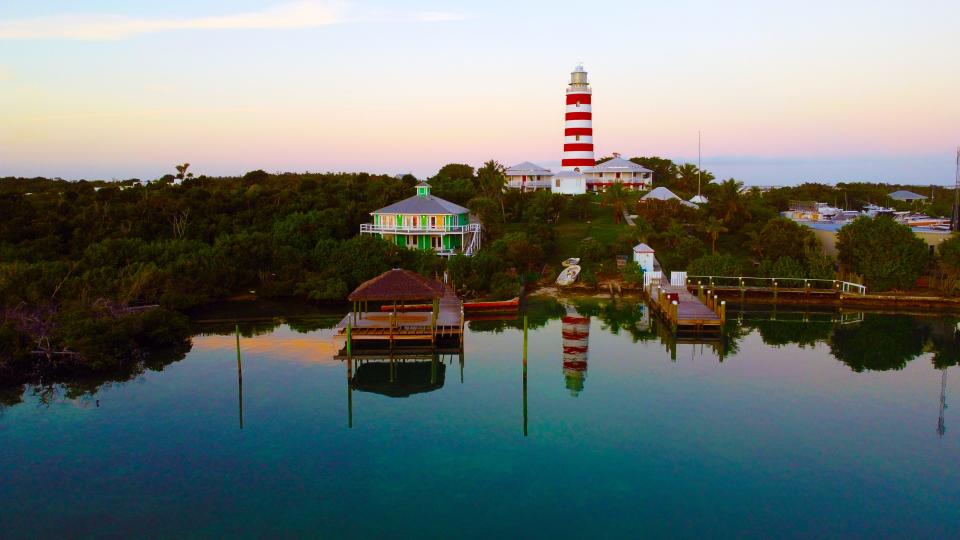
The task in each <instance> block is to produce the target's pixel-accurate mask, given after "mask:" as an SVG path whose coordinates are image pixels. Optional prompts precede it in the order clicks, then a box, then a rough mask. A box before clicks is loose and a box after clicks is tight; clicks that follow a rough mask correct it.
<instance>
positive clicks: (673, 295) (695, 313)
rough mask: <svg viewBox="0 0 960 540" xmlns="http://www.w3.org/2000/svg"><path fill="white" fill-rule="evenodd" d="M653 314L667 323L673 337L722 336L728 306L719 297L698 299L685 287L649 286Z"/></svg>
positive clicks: (702, 296)
mask: <svg viewBox="0 0 960 540" xmlns="http://www.w3.org/2000/svg"><path fill="white" fill-rule="evenodd" d="M646 295H647V300H648V301H647V304H648V305H649V306H650V311H651V312H652V313H653V314H654V315H657V316H658V317H660V318H661V319H662V320H664V321H665V322H666V323H667V324H668V325H669V327H670V329H671V330H672V332H673V334H674V335H678V336H679V335H684V336H701V335H719V334H722V333H723V324H724V322H725V319H726V302H723V301H721V300H720V299H719V298H717V297H716V296H713V297H709V296H706V295H700V296H695V295H693V294H692V293H691V292H690V291H688V290H687V288H686V287H673V286H669V285H668V286H660V285H656V284H652V283H651V284H650V285H649V286H648V288H647V289H646Z"/></svg>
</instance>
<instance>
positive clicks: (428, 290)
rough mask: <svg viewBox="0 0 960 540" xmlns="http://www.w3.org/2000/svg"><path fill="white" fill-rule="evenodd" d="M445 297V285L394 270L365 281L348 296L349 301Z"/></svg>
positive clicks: (403, 271) (410, 273) (409, 272)
mask: <svg viewBox="0 0 960 540" xmlns="http://www.w3.org/2000/svg"><path fill="white" fill-rule="evenodd" d="M442 295H443V284H442V283H440V282H439V281H434V280H432V279H427V278H425V277H423V276H421V275H419V274H415V273H413V272H411V271H409V270H403V269H400V268H394V269H393V270H387V271H386V272H384V273H382V274H380V275H379V276H377V277H375V278H373V279H369V280H367V281H364V282H363V283H361V284H360V286H359V287H357V288H356V289H354V290H353V292H352V293H350V296H347V300H350V301H351V302H356V301H358V300H372V301H374V302H386V301H389V300H432V299H434V298H440V296H442Z"/></svg>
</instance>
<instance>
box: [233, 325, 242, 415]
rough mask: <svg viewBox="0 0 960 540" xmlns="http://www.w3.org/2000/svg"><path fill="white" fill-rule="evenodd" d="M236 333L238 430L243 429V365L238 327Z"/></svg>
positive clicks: (236, 326) (238, 326) (237, 326)
mask: <svg viewBox="0 0 960 540" xmlns="http://www.w3.org/2000/svg"><path fill="white" fill-rule="evenodd" d="M235 328H236V331H237V402H238V403H239V406H240V429H241V430H242V429H243V364H242V363H241V362H240V325H239V324H237V325H235Z"/></svg>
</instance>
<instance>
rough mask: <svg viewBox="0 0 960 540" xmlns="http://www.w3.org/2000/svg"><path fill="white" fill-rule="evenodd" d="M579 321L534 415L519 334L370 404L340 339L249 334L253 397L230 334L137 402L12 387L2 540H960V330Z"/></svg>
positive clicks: (75, 388) (508, 332) (116, 395)
mask: <svg viewBox="0 0 960 540" xmlns="http://www.w3.org/2000/svg"><path fill="white" fill-rule="evenodd" d="M576 307H577V311H578V312H579V314H580V315H581V316H584V317H589V337H588V338H587V339H586V341H587V343H588V348H587V350H586V351H585V352H581V351H580V350H579V349H576V348H574V349H569V348H568V350H567V351H566V353H565V350H564V346H565V345H566V346H568V347H570V346H571V343H572V342H573V340H570V339H568V342H567V343H565V342H564V336H565V335H566V336H567V337H568V338H570V336H574V337H577V336H576V335H575V334H577V332H575V331H574V330H576V328H575V324H570V323H564V322H563V321H561V319H560V318H559V317H560V316H561V315H562V314H563V313H564V309H563V308H562V307H561V306H558V305H554V304H543V305H538V306H535V309H534V312H533V313H531V323H530V325H531V327H532V329H531V330H530V332H529V351H528V359H527V367H526V396H524V366H523V362H522V331H521V330H519V329H518V327H519V326H521V324H520V323H519V322H518V321H507V322H498V321H483V322H474V323H470V325H469V327H468V333H467V335H466V340H465V351H464V355H463V357H462V364H461V357H460V356H459V355H452V356H450V355H446V356H443V357H441V358H440V359H438V360H437V363H435V364H432V363H431V362H430V360H424V361H423V362H422V363H418V362H409V363H408V364H406V365H403V366H400V367H398V368H397V374H396V380H395V381H394V383H393V384H391V383H390V382H389V365H385V366H377V365H376V364H375V363H372V362H371V363H368V364H366V365H361V366H360V367H359V368H356V369H357V375H356V379H355V382H357V383H359V382H362V383H363V384H362V385H361V384H356V385H355V387H354V389H353V390H350V389H349V388H348V382H347V366H346V365H345V363H343V362H340V361H337V360H335V359H333V356H334V354H336V347H335V346H334V345H333V344H332V343H331V339H330V330H328V329H325V328H324V327H325V326H329V322H330V320H329V319H310V320H306V319H305V320H296V321H288V322H285V323H279V324H275V323H268V324H260V325H251V324H246V325H243V326H242V327H241V328H242V333H243V334H244V335H243V336H242V337H241V340H240V343H241V349H242V398H241V388H240V385H239V384H238V373H237V359H236V351H235V341H234V339H235V338H234V336H233V335H232V334H231V333H230V330H231V329H232V324H227V323H224V324H221V325H219V326H210V325H206V326H199V327H198V335H197V336H195V337H194V338H193V345H192V348H191V350H190V351H189V352H188V353H187V354H186V356H185V357H183V358H181V359H177V360H175V361H171V362H169V363H162V362H161V363H159V364H158V365H152V366H150V368H148V369H145V370H143V371H142V372H141V373H132V374H127V375H124V376H120V377H117V379H122V380H117V381H113V382H110V381H102V380H101V381H97V380H89V381H83V382H78V383H75V384H71V385H69V386H64V385H50V386H29V387H24V388H18V389H8V390H5V391H3V392H2V394H0V400H2V402H3V403H4V405H3V406H2V408H0V450H2V452H0V478H2V479H3V480H2V482H0V500H2V501H3V506H2V508H0V536H2V537H4V538H38V537H58V538H62V537H97V538H109V537H114V538H129V537H131V536H137V537H156V538H190V537H217V538H219V537H265V536H284V537H296V536H309V537H325V538H348V537H349V538H374V537H391V538H403V537H431V538H436V537H467V538H490V537H514V536H521V535H522V536H528V537H549V538H568V537H640V536H656V537H686V538H702V537H774V536H775V537H788V538H792V537H805V538H811V537H815V538H821V537H845V538H849V537H861V538H875V537H907V538H957V537H960V511H958V503H960V417H957V415H956V414H951V413H954V411H953V410H952V409H950V408H947V409H946V410H945V411H944V413H943V419H944V420H943V425H942V429H941V426H940V421H939V419H940V399H941V388H942V386H941V385H942V383H943V382H944V380H945V382H946V384H945V386H944V387H943V388H944V389H945V398H946V402H947V404H948V405H949V404H950V403H952V402H954V401H955V400H956V399H957V397H958V396H960V369H958V368H956V367H951V366H955V365H956V362H957V358H958V357H960V345H958V342H957V341H956V339H955V337H954V334H953V330H954V327H955V324H956V322H957V321H956V319H951V318H944V317H939V318H933V317H930V318H919V317H909V316H882V315H865V316H864V315H861V314H845V315H843V316H842V317H841V316H839V315H837V314H821V315H809V314H808V315H804V314H800V313H784V312H781V313H777V314H776V315H772V314H770V313H766V312H756V311H745V312H744V313H742V314H740V313H732V314H731V319H733V320H732V322H731V323H730V329H729V332H728V335H727V338H726V340H725V342H724V343H722V344H709V343H708V344H671V343H669V342H665V341H664V340H663V339H662V338H661V337H660V336H659V335H658V333H657V330H656V328H653V329H651V328H649V327H648V325H647V323H646V321H645V320H644V318H643V311H642V308H641V307H639V306H637V305H634V304H629V303H628V304H618V305H604V304H596V303H580V304H579V305H577V306H576ZM738 318H739V319H742V322H739V323H738V322H737V319H738ZM771 318H775V320H771ZM841 319H842V320H841ZM805 320H806V321H807V322H804V321H805ZM831 321H834V322H831ZM294 328H296V329H294ZM565 331H566V333H565ZM571 351H572V352H571ZM674 356H675V357H674ZM441 364H442V365H441ZM352 367H356V366H352ZM565 368H566V369H565ZM361 377H362V378H363V380H362V381H361ZM461 379H462V380H461ZM370 390H373V391H370ZM387 394H393V395H395V396H397V397H392V396H391V395H387ZM402 396H405V397H402ZM241 399H242V411H241ZM524 403H526V426H525V418H524ZM241 417H242V429H241ZM351 424H352V427H350V426H351ZM525 431H526V432H525Z"/></svg>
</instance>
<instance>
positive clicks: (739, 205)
mask: <svg viewBox="0 0 960 540" xmlns="http://www.w3.org/2000/svg"><path fill="white" fill-rule="evenodd" d="M717 188H718V189H717V193H716V199H715V202H716V204H715V208H717V209H718V211H719V212H720V216H721V218H720V220H721V221H723V223H724V224H726V225H729V224H730V223H731V222H732V221H733V220H734V218H736V217H737V216H739V215H743V216H747V217H749V215H750V213H749V212H748V211H747V208H746V206H745V205H744V204H743V198H742V197H741V196H740V191H741V190H742V189H743V182H738V181H736V180H734V179H733V178H730V179H729V180H726V181H724V182H721V183H720V185H719V186H717Z"/></svg>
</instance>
